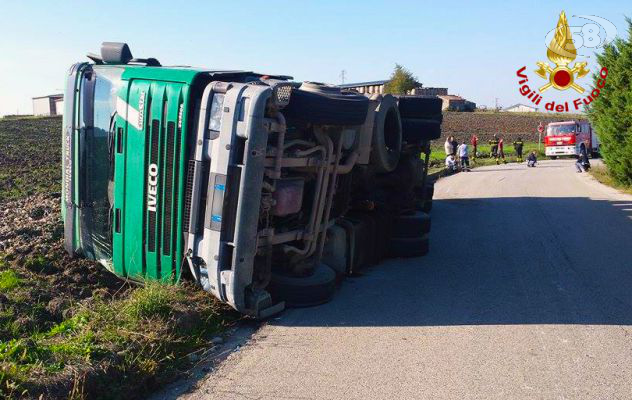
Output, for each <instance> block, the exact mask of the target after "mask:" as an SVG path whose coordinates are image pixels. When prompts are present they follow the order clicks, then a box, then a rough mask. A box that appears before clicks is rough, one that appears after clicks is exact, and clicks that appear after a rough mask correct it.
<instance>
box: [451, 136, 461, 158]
mask: <svg viewBox="0 0 632 400" xmlns="http://www.w3.org/2000/svg"><path fill="white" fill-rule="evenodd" d="M450 145H452V155H453V156H454V158H455V159H456V157H457V154H456V151H457V149H458V147H459V142H457V141H456V138H455V137H454V136H452V141H451V142H450Z"/></svg>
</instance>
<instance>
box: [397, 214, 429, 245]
mask: <svg viewBox="0 0 632 400" xmlns="http://www.w3.org/2000/svg"><path fill="white" fill-rule="evenodd" d="M430 224H431V219H430V215H428V214H426V213H424V212H421V211H417V212H414V213H411V214H404V215H400V216H398V217H397V218H395V220H394V221H393V236H394V237H396V238H402V239H404V238H415V237H419V236H422V235H423V234H424V233H428V232H430Z"/></svg>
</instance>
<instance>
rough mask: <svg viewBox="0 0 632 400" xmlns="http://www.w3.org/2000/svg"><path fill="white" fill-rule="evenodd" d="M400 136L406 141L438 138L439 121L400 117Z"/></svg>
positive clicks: (439, 133)
mask: <svg viewBox="0 0 632 400" xmlns="http://www.w3.org/2000/svg"><path fill="white" fill-rule="evenodd" d="M402 136H403V138H404V141H405V142H407V143H419V142H422V141H424V140H434V139H438V138H439V137H440V136H441V122H440V121H437V120H434V119H418V118H402Z"/></svg>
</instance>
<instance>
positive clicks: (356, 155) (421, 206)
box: [62, 43, 441, 318]
mask: <svg viewBox="0 0 632 400" xmlns="http://www.w3.org/2000/svg"><path fill="white" fill-rule="evenodd" d="M88 57H89V58H90V59H91V61H92V62H85V63H78V64H75V65H73V66H72V67H71V69H70V71H69V75H68V77H67V87H66V102H65V113H64V124H63V125H64V131H63V195H62V216H63V220H64V230H65V234H64V238H65V239H64V240H65V247H66V250H67V251H68V252H69V253H70V254H72V255H78V256H83V257H88V258H91V259H94V260H98V261H99V262H101V263H102V264H103V265H104V266H105V267H106V268H108V269H109V270H111V271H112V272H114V273H115V274H117V275H119V276H121V277H124V278H129V279H135V280H160V281H164V282H176V281H178V280H179V279H181V277H182V275H183V274H186V275H190V277H191V278H192V279H194V280H195V281H196V282H198V283H199V285H200V286H201V287H202V288H203V289H204V290H206V291H209V292H210V293H212V294H213V295H214V296H216V297H217V298H218V299H220V300H221V301H223V302H226V303H228V304H230V305H231V306H232V307H234V308H235V309H236V310H238V311H239V312H242V313H244V314H248V315H252V316H255V317H258V318H264V317H267V316H269V315H272V314H274V313H276V312H278V311H280V310H282V309H283V308H284V307H285V306H308V305H315V304H320V303H323V302H326V301H328V300H329V299H331V297H332V295H333V293H334V290H335V284H336V282H337V281H338V280H339V279H338V278H340V277H343V276H345V275H351V274H354V273H357V272H358V271H360V270H361V269H363V268H365V267H367V266H369V265H372V264H375V263H377V262H379V261H380V260H381V259H383V258H385V257H389V256H392V257H415V256H422V255H424V254H426V253H427V252H428V234H429V231H430V217H429V215H428V212H429V211H430V208H431V206H432V192H433V188H432V185H431V184H430V183H428V182H426V177H427V165H428V158H429V154H430V145H429V142H430V140H432V139H435V138H438V137H439V135H440V125H441V102H440V100H438V99H437V98H433V97H399V98H396V97H393V96H391V95H374V96H372V97H366V96H364V95H361V94H358V93H355V92H346V91H341V89H340V88H338V87H335V86H329V85H324V84H321V83H315V82H303V83H296V82H293V81H292V80H291V79H292V78H291V77H289V76H280V75H262V74H257V73H253V72H246V71H213V70H204V69H195V68H188V67H163V66H161V64H160V63H159V62H158V60H156V59H154V58H147V59H138V58H133V56H132V54H131V52H130V50H129V47H128V46H127V45H126V44H123V43H104V44H103V45H102V48H101V54H100V55H94V54H90V55H88Z"/></svg>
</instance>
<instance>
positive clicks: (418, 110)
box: [398, 96, 443, 118]
mask: <svg viewBox="0 0 632 400" xmlns="http://www.w3.org/2000/svg"><path fill="white" fill-rule="evenodd" d="M398 105H399V112H400V114H401V115H402V118H431V117H433V116H435V115H437V114H441V106H442V105H443V101H442V100H441V99H440V98H438V97H435V96H425V97H421V96H415V97H400V98H399V103H398Z"/></svg>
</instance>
